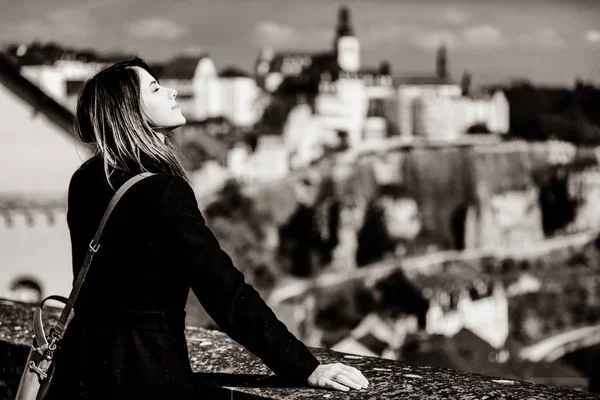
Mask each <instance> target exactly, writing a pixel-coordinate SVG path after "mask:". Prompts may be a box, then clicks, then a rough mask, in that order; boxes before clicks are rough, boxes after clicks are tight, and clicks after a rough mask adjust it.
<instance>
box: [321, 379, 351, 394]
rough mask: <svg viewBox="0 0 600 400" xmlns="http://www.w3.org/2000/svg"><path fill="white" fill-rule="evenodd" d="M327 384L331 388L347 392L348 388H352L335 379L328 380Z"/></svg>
mask: <svg viewBox="0 0 600 400" xmlns="http://www.w3.org/2000/svg"><path fill="white" fill-rule="evenodd" d="M327 386H329V387H330V388H331V389H335V390H341V391H342V392H347V391H348V390H350V388H349V387H348V386H346V385H342V384H341V383H337V382H335V381H333V380H329V381H327Z"/></svg>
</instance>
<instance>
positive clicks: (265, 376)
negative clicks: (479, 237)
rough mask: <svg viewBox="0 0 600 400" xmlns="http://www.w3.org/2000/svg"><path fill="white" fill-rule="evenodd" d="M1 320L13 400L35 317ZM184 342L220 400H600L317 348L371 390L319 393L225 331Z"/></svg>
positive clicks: (1, 375)
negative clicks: (274, 369)
mask: <svg viewBox="0 0 600 400" xmlns="http://www.w3.org/2000/svg"><path fill="white" fill-rule="evenodd" d="M46 315H48V314H46ZM0 316H2V321H3V324H2V325H0V397H2V398H10V397H12V396H14V394H15V391H16V387H17V386H18V382H19V377H20V375H21V373H22V366H23V365H24V364H25V360H26V358H27V352H28V349H29V345H30V343H31V337H30V335H31V325H30V324H31V319H32V317H33V315H32V309H31V308H30V307H29V306H23V305H22V304H20V303H13V302H7V301H5V300H0ZM186 337H187V341H188V350H189V355H190V362H191V364H192V369H193V371H194V379H195V382H196V384H197V385H198V387H199V389H200V392H201V393H202V395H203V397H205V396H208V397H210V398H211V399H214V400H226V399H240V400H241V399H246V400H253V399H273V400H301V399H302V400H304V399H306V400H307V399H315V398H320V397H323V398H328V399H332V400H333V399H358V398H360V399H366V398H371V399H382V400H386V399H400V398H402V399H408V398H414V399H423V400H439V399H459V398H463V399H466V398H470V399H475V398H490V399H492V398H509V397H510V398H544V399H571V400H584V399H594V398H597V396H594V395H593V394H591V393H587V392H583V391H575V390H569V389H561V388H557V387H551V386H544V385H535V384H531V383H526V382H521V381H515V380H505V379H500V378H495V377H492V376H486V375H476V374H470V373H464V372H459V371H455V370H450V369H442V368H430V367H427V366H420V365H408V364H402V363H399V362H396V361H391V360H385V359H381V358H375V357H363V356H356V355H350V354H344V353H339V352H333V351H328V350H324V349H314V348H313V349H311V350H312V352H313V353H314V354H315V356H316V357H317V359H318V360H319V361H320V362H321V363H322V364H329V363H336V362H341V363H344V364H347V365H350V366H353V367H356V368H358V369H359V370H361V372H362V373H363V374H364V375H365V377H366V378H367V379H368V380H369V387H368V388H367V389H362V390H361V391H351V392H348V393H344V392H337V391H329V390H324V389H313V388H309V387H307V386H306V385H298V384H290V383H287V382H284V381H282V380H281V379H279V378H278V377H276V376H274V375H273V374H272V373H271V372H270V371H269V370H268V369H267V368H266V367H265V365H264V364H263V363H262V362H261V361H260V359H258V358H257V357H256V356H254V355H252V354H251V353H249V352H248V351H247V350H246V349H245V348H244V347H242V346H240V345H239V344H238V343H236V342H234V341H233V340H231V339H230V338H229V337H228V336H226V335H225V334H223V333H221V332H217V331H208V330H204V329H189V328H188V329H186Z"/></svg>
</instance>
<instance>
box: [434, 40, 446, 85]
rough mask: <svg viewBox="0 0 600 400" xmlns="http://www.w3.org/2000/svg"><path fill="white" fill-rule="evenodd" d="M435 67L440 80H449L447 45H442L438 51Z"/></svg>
mask: <svg viewBox="0 0 600 400" xmlns="http://www.w3.org/2000/svg"><path fill="white" fill-rule="evenodd" d="M435 67H436V74H437V77H438V78H440V79H448V54H447V50H446V45H445V44H442V45H440V47H438V49H437V54H436V57H435Z"/></svg>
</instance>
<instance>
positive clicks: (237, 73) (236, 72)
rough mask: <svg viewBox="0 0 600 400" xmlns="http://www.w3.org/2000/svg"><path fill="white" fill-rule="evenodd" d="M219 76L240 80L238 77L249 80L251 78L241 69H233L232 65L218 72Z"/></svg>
mask: <svg viewBox="0 0 600 400" xmlns="http://www.w3.org/2000/svg"><path fill="white" fill-rule="evenodd" d="M219 76H220V77H221V78H240V77H242V78H251V77H252V75H250V74H249V73H248V72H246V71H244V70H243V69H241V68H238V67H235V66H233V65H230V66H227V67H225V68H223V69H222V70H221V71H220V72H219Z"/></svg>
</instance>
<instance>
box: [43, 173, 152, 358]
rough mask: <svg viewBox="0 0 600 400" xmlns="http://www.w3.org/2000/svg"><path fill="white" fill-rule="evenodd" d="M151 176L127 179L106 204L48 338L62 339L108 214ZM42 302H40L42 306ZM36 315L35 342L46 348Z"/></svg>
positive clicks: (149, 174) (45, 341)
mask: <svg viewBox="0 0 600 400" xmlns="http://www.w3.org/2000/svg"><path fill="white" fill-rule="evenodd" d="M152 175H154V174H152V173H150V172H143V173H141V174H138V175H136V176H134V177H133V178H131V179H129V180H128V181H127V182H125V183H124V184H123V185H122V186H121V187H120V188H119V190H117V192H116V193H115V194H114V196H113V197H112V199H111V200H110V203H108V206H107V207H106V211H105V212H104V216H103V217H102V220H101V221H100V225H99V226H98V229H97V230H96V234H95V235H94V238H93V239H92V241H91V242H90V244H89V245H88V251H87V254H86V256H85V259H84V261H83V265H82V267H81V270H80V271H79V274H78V275H77V280H76V281H75V283H74V284H73V289H71V294H70V295H69V298H68V299H67V301H66V305H65V307H64V308H63V310H62V312H61V314H60V317H59V319H58V322H57V323H56V325H55V326H54V327H53V328H52V330H51V332H50V337H51V338H52V339H54V340H60V339H61V338H62V335H63V333H64V331H65V328H66V325H67V321H68V319H69V315H70V314H71V310H72V309H73V306H74V305H75V301H76V300H77V296H78V295H79V291H80V290H81V286H82V285H83V282H84V281H85V277H86V275H87V272H88V270H89V268H90V265H91V263H92V260H93V258H94V256H95V255H96V253H97V252H98V249H100V239H101V237H102V231H103V230H104V226H105V225H106V222H107V221H108V218H109V217H110V214H111V213H112V211H113V209H114V208H115V206H116V205H117V203H118V202H119V200H121V198H122V197H123V195H124V194H125V192H127V190H129V188H131V187H132V186H133V185H135V184H136V183H138V182H139V181H141V180H143V179H145V178H148V177H150V176H152ZM50 297H54V296H50ZM48 300H50V298H48ZM55 300H56V299H55ZM44 302H45V300H44ZM44 302H42V305H43V303H44ZM41 308H42V307H38V310H41ZM36 314H39V315H36V316H35V318H34V330H35V331H36V332H35V334H36V340H37V343H38V345H39V347H40V348H46V347H47V346H48V341H47V339H46V337H45V335H44V334H41V335H40V334H39V333H40V332H43V327H42V316H41V312H39V313H38V312H36ZM39 328H41V330H38V329H39Z"/></svg>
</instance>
